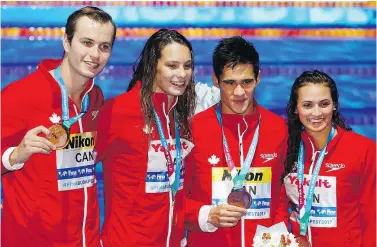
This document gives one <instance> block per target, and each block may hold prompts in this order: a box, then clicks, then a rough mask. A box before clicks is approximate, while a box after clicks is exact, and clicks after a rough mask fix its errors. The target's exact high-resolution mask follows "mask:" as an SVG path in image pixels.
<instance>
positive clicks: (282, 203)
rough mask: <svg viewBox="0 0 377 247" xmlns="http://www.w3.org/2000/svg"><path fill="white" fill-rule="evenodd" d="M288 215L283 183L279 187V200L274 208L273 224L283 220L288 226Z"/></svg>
mask: <svg viewBox="0 0 377 247" xmlns="http://www.w3.org/2000/svg"><path fill="white" fill-rule="evenodd" d="M288 216H289V215H288V197H287V194H286V192H285V186H284V183H283V184H282V185H281V187H280V195H279V202H278V207H277V209H276V216H275V220H274V224H277V223H280V222H284V223H285V225H286V226H287V227H288Z"/></svg>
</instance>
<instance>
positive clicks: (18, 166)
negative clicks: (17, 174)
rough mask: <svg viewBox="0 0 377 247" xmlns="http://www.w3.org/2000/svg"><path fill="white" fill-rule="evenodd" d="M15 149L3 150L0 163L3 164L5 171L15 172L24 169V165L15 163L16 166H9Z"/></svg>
mask: <svg viewBox="0 0 377 247" xmlns="http://www.w3.org/2000/svg"><path fill="white" fill-rule="evenodd" d="M15 149H16V147H10V148H8V149H7V150H5V152H4V154H3V156H2V157H1V161H2V162H3V165H4V167H5V169H7V170H8V171H16V170H20V169H21V168H22V167H24V163H17V164H14V165H13V166H11V165H10V162H9V158H10V155H11V154H12V152H13V151H14V150H15Z"/></svg>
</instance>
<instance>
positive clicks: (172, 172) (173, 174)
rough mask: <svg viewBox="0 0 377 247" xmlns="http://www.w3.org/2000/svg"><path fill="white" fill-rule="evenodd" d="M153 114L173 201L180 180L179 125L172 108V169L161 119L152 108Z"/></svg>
mask: <svg viewBox="0 0 377 247" xmlns="http://www.w3.org/2000/svg"><path fill="white" fill-rule="evenodd" d="M153 114H154V117H155V120H156V125H157V130H158V135H159V136H160V141H161V145H162V146H163V147H164V155H165V159H166V161H167V168H168V176H169V184H170V188H171V190H172V194H173V201H175V195H176V194H177V192H178V189H179V182H180V180H181V163H182V155H181V137H180V136H179V125H178V119H177V113H176V111H175V110H174V123H175V146H176V159H175V162H176V167H175V168H176V169H174V163H173V159H172V157H171V154H170V152H169V147H168V143H167V141H166V138H165V135H164V131H163V129H162V124H161V120H160V118H159V117H158V115H157V113H156V111H155V110H154V109H153Z"/></svg>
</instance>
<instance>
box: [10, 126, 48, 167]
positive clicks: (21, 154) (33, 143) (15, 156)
mask: <svg viewBox="0 0 377 247" xmlns="http://www.w3.org/2000/svg"><path fill="white" fill-rule="evenodd" d="M40 133H43V134H45V135H48V134H49V133H50V131H49V130H48V129H47V128H46V127H44V126H38V127H35V128H33V129H31V130H29V131H28V132H27V133H26V135H25V136H24V138H23V139H22V141H21V143H20V144H19V145H18V146H17V148H16V149H15V150H14V151H13V152H12V153H11V155H10V157H9V162H10V164H11V165H14V164H19V163H25V162H26V161H28V160H29V158H30V157H31V156H32V155H33V154H37V153H39V154H46V155H47V154H50V153H51V151H52V150H55V147H54V145H53V144H52V143H51V142H49V141H48V140H46V139H45V138H43V137H40V136H38V135H39V134H40Z"/></svg>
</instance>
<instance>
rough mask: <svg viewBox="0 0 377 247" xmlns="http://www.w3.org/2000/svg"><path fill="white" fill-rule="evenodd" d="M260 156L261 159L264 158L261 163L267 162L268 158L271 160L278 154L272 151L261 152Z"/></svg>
mask: <svg viewBox="0 0 377 247" xmlns="http://www.w3.org/2000/svg"><path fill="white" fill-rule="evenodd" d="M260 157H261V158H262V159H264V162H263V164H264V163H266V162H268V161H270V160H273V159H275V158H276V157H278V154H277V153H272V154H261V155H260Z"/></svg>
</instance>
